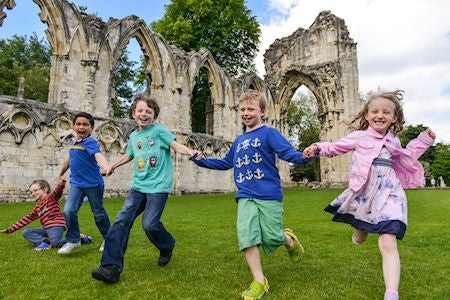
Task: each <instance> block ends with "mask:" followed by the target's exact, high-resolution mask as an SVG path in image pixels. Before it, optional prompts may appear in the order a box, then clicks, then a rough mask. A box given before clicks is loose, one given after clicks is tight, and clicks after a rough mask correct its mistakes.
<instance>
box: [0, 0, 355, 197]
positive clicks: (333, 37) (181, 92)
mask: <svg viewBox="0 0 450 300" xmlns="http://www.w3.org/2000/svg"><path fill="white" fill-rule="evenodd" d="M34 2H35V3H36V4H37V5H38V6H39V7H40V9H41V12H40V14H39V17H40V19H41V21H42V22H44V23H46V24H47V25H48V28H47V30H46V35H47V38H48V41H49V43H50V45H51V47H52V53H53V56H52V64H51V74H50V84H49V95H48V103H40V102H37V101H34V100H28V99H20V98H21V97H12V96H0V202H5V201H6V202H9V201H22V200H23V199H26V198H27V196H26V193H25V191H26V188H27V184H29V183H30V181H31V180H33V179H36V178H44V179H47V180H49V182H51V183H54V181H55V179H56V177H57V175H58V171H59V169H60V165H61V163H62V161H63V159H64V158H65V157H66V156H67V154H68V145H69V141H70V139H71V137H72V131H71V120H72V116H73V115H74V114H75V113H77V112H78V111H87V112H89V113H91V114H93V115H94V116H95V118H96V125H95V130H94V135H95V136H96V137H97V138H98V140H99V141H100V144H101V146H102V149H103V150H104V152H105V154H106V156H107V158H108V159H109V160H110V161H115V160H116V159H117V158H118V157H119V156H120V155H122V154H123V152H124V150H125V148H126V143H127V140H128V136H129V134H130V133H131V132H132V131H133V130H134V129H135V125H134V124H133V122H131V121H129V120H123V119H117V118H113V117H112V109H111V105H110V103H111V99H112V98H113V97H114V92H115V91H114V89H113V88H112V87H113V82H112V75H113V73H114V71H115V69H116V67H117V66H118V64H119V63H120V62H119V59H120V57H121V54H122V52H123V51H124V49H125V47H126V45H127V44H128V42H129V41H130V39H131V38H136V40H137V41H138V42H139V44H140V46H141V48H142V52H143V54H144V55H145V56H146V58H147V59H148V62H149V64H148V69H147V70H146V73H147V74H148V83H149V85H148V88H147V91H146V92H147V93H148V94H152V95H153V96H154V97H156V98H157V99H158V101H159V105H160V107H161V113H160V117H159V119H158V121H159V122H161V123H163V124H164V125H165V126H167V127H168V128H169V129H170V130H172V131H173V132H175V133H176V134H177V140H178V141H179V142H181V143H184V144H186V145H188V146H189V147H191V148H196V149H199V150H201V151H203V152H204V153H205V154H206V155H208V156H213V157H222V156H223V155H224V154H225V153H226V151H227V150H228V149H229V147H230V145H231V142H232V141H233V140H234V138H235V137H236V135H238V134H240V133H241V132H242V126H241V122H240V118H239V112H238V99H239V96H240V95H241V93H242V92H243V91H245V90H247V89H248V88H254V89H257V90H259V91H261V92H263V93H264V94H265V95H266V96H267V99H268V102H269V103H268V104H269V114H268V120H267V123H268V125H270V126H274V127H277V128H279V129H280V130H281V131H282V132H283V133H284V134H286V133H287V127H286V126H287V125H286V124H287V122H286V116H287V107H288V105H289V101H290V99H291V98H292V95H293V93H294V92H295V90H296V89H297V88H298V87H299V86H300V85H302V84H304V85H306V86H307V87H308V88H309V89H310V90H311V91H312V92H313V93H314V95H315V96H316V97H317V100H318V104H319V113H320V121H321V124H322V127H321V135H322V138H323V139H325V140H333V139H336V138H337V137H339V136H342V135H343V134H344V132H345V126H344V125H343V123H342V121H343V120H344V119H345V118H346V117H347V116H349V115H351V114H352V113H354V112H355V111H356V110H357V109H359V100H358V96H357V85H358V82H357V62H356V44H355V43H353V41H352V40H351V39H350V38H349V33H348V31H347V29H346V27H345V24H344V21H343V20H341V19H339V18H337V17H336V16H334V15H332V14H331V13H329V12H322V13H321V14H320V15H319V16H318V17H317V19H316V21H315V22H314V24H313V25H312V26H311V27H310V28H309V29H308V30H304V29H299V30H297V31H296V32H295V33H294V34H293V35H292V36H290V37H287V38H283V39H281V40H277V41H275V43H274V44H273V45H272V46H271V47H270V49H269V50H268V51H267V52H266V54H265V65H266V71H267V76H266V79H265V81H263V80H262V79H261V78H259V77H258V76H257V75H256V74H247V75H244V76H242V77H240V78H237V79H235V78H231V77H229V76H228V75H227V74H226V72H225V71H224V70H223V69H222V68H221V67H219V66H218V65H217V63H216V62H215V61H214V59H213V58H212V56H211V54H210V53H209V51H208V50H206V49H201V50H200V51H197V52H194V51H191V52H185V51H183V50H181V49H179V48H178V47H176V46H175V45H172V44H168V43H167V42H165V40H164V39H163V38H162V36H160V35H158V34H154V33H151V32H150V31H149V29H148V27H147V25H146V24H145V23H144V21H143V20H141V19H140V18H138V17H136V16H129V17H126V18H123V19H120V20H117V19H112V18H110V19H109V20H108V21H107V22H106V23H105V22H103V21H102V20H101V19H99V18H98V17H96V16H93V15H86V14H84V13H80V12H79V11H78V10H77V8H76V6H75V5H74V4H72V3H69V2H67V1H65V0H45V1H44V0H34ZM14 6H15V1H13V0H10V1H1V2H0V24H2V23H3V22H4V21H5V20H6V21H7V19H5V16H6V13H5V12H4V10H6V9H14ZM5 7H6V9H5ZM0 30H1V28H0ZM202 67H204V68H206V70H207V72H208V78H209V81H210V87H211V98H212V100H211V102H212V107H213V121H212V122H211V124H212V128H211V131H212V134H211V135H207V134H200V133H193V132H192V130H191V125H190V124H191V115H190V99H191V96H192V90H193V87H194V84H195V77H196V75H197V74H198V72H199V70H200V68H202ZM173 155H174V170H175V173H174V192H175V193H197V192H229V191H233V190H234V183H233V180H232V173H231V172H232V171H231V170H230V171H226V172H223V171H220V173H218V172H219V171H213V170H207V169H200V168H198V167H196V166H195V165H194V164H193V163H191V162H190V161H189V160H188V158H187V157H185V156H180V155H177V154H175V153H174V154H173ZM322 165H323V166H324V167H323V169H322V179H324V181H325V182H327V183H330V184H333V183H335V184H338V183H341V181H342V178H345V176H341V175H342V174H345V175H346V173H347V170H348V158H343V159H340V160H330V161H329V162H326V163H322ZM131 173H132V172H131V164H128V165H125V166H122V167H121V168H119V169H117V170H116V172H115V174H113V175H112V176H110V177H108V178H106V179H105V181H106V189H107V194H108V195H122V194H124V193H125V191H127V190H128V184H129V182H130V179H131ZM280 174H281V177H282V179H283V181H285V182H287V181H289V168H288V165H287V164H286V163H284V162H280Z"/></svg>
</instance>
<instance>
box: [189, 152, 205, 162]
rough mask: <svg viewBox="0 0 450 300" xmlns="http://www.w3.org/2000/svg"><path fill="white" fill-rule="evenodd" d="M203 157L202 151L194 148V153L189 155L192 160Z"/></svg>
mask: <svg viewBox="0 0 450 300" xmlns="http://www.w3.org/2000/svg"><path fill="white" fill-rule="evenodd" d="M204 158H205V156H204V155H203V153H201V152H200V151H198V150H194V153H193V154H192V155H191V159H192V160H194V159H195V160H202V159H204Z"/></svg>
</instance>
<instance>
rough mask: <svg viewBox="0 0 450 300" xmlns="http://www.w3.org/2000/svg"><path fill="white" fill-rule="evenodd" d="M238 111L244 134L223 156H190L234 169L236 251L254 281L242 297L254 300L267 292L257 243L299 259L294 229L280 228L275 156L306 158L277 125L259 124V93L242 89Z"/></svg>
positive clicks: (295, 159) (200, 162)
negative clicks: (235, 188) (239, 251)
mask: <svg viewBox="0 0 450 300" xmlns="http://www.w3.org/2000/svg"><path fill="white" fill-rule="evenodd" d="M239 109H240V114H241V118H242V122H243V123H244V126H245V132H244V133H243V134H242V135H240V136H238V137H237V138H236V140H235V141H234V142H233V144H232V146H231V148H230V150H229V151H228V152H227V153H226V155H225V157H224V158H223V159H212V158H204V157H203V156H202V155H201V154H196V155H195V156H194V158H193V159H192V160H193V161H194V162H195V163H196V164H197V165H199V166H201V167H205V168H209V169H216V170H228V169H231V168H233V171H234V182H235V184H236V186H237V194H236V201H237V204H238V211H237V214H238V215H237V237H238V243H239V249H240V250H241V251H243V253H244V256H245V259H246V260H247V264H248V266H249V268H250V271H251V272H252V275H253V282H252V283H251V284H250V286H249V287H248V288H247V289H246V290H245V291H243V292H242V297H243V299H259V298H261V297H262V296H263V295H264V294H265V293H266V292H267V291H268V290H269V283H268V281H267V278H266V277H265V276H264V273H263V270H262V265H261V259H260V254H259V250H258V246H262V249H263V250H264V252H265V253H266V254H269V253H271V252H273V251H275V250H276V249H277V248H278V247H279V246H280V245H285V246H286V248H287V250H288V253H289V256H290V258H291V260H292V261H293V262H298V261H300V260H301V257H302V255H303V247H302V245H301V244H300V241H299V240H298V238H297V236H296V235H295V234H294V232H293V231H292V230H291V229H289V228H286V229H283V203H282V200H283V193H282V189H281V181H280V176H279V173H278V168H277V166H276V158H277V156H278V157H279V158H280V159H282V160H285V161H288V162H291V163H295V164H306V163H308V162H309V161H311V159H305V158H304V157H303V154H302V153H301V152H299V151H296V150H295V149H294V147H292V145H291V144H290V143H289V142H288V141H287V140H286V139H285V138H284V137H283V135H281V133H280V132H279V131H278V130H277V129H275V128H271V127H267V126H265V125H263V124H262V117H263V116H264V115H265V114H266V100H265V97H264V95H263V94H261V93H259V92H257V91H253V90H249V91H247V92H246V93H244V94H243V95H242V96H241V98H240V99H239Z"/></svg>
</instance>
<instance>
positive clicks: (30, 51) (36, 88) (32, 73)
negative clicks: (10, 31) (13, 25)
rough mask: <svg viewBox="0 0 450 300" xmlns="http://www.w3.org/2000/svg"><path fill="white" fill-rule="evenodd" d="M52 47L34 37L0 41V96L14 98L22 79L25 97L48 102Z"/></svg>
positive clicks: (13, 37)
mask: <svg viewBox="0 0 450 300" xmlns="http://www.w3.org/2000/svg"><path fill="white" fill-rule="evenodd" d="M50 65H51V47H50V46H49V45H48V43H46V41H45V40H44V39H41V40H40V39H39V38H38V37H37V34H36V33H33V34H32V35H31V36H30V37H27V36H26V35H25V36H18V35H14V36H12V37H11V38H9V39H2V40H0V94H2V95H17V88H18V86H19V79H20V77H24V78H25V91H24V97H25V98H27V99H35V100H39V101H42V102H47V98H48V85H49V76H50Z"/></svg>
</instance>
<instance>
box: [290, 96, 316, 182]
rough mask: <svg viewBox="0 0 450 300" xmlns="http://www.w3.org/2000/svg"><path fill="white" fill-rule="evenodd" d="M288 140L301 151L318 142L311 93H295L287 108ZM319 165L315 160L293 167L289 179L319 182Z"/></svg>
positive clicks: (314, 108)
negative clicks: (305, 179) (306, 179)
mask: <svg viewBox="0 0 450 300" xmlns="http://www.w3.org/2000/svg"><path fill="white" fill-rule="evenodd" d="M288 125H289V139H290V141H291V142H292V143H293V144H296V145H298V149H299V150H303V149H304V148H306V147H307V146H309V145H311V144H312V143H314V142H318V141H319V133H320V124H319V119H318V117H317V100H316V98H315V97H314V95H313V94H312V93H311V92H309V91H308V92H306V93H305V92H300V93H296V94H295V95H294V97H293V99H292V101H291V103H290V105H289V107H288ZM319 170H320V164H319V160H318V159H316V160H314V161H313V162H312V163H310V164H307V165H304V166H303V165H293V166H292V167H291V178H292V180H293V181H300V180H301V179H302V178H308V180H310V181H311V180H312V181H314V180H319Z"/></svg>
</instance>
